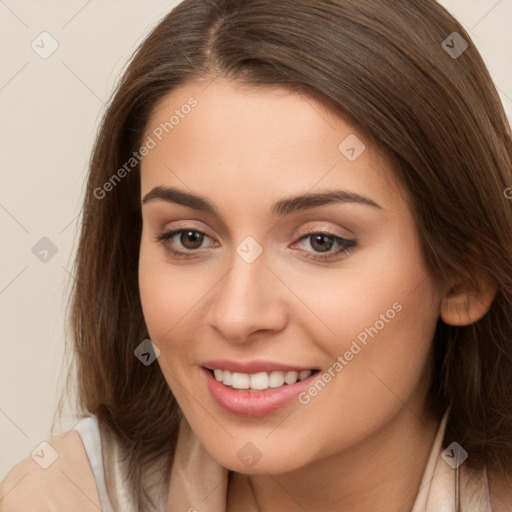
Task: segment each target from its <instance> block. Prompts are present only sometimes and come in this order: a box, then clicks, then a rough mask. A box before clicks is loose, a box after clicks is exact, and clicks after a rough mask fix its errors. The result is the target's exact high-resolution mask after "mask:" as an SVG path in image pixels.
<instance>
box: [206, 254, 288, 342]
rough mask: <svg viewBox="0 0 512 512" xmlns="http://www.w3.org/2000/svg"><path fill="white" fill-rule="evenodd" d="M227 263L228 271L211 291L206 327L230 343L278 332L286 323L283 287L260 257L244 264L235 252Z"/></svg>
mask: <svg viewBox="0 0 512 512" xmlns="http://www.w3.org/2000/svg"><path fill="white" fill-rule="evenodd" d="M231 261H232V262H233V265H232V267H231V269H230V270H229V271H228V272H227V273H226V274H225V275H224V277H223V278H222V279H221V281H220V282H219V283H218V284H217V286H216V287H215V288H214V297H213V300H212V301H211V305H212V306H211V308H210V310H209V313H208V323H209V325H210V326H211V327H212V328H214V329H215V330H217V331H218V332H219V333H220V334H221V335H222V336H223V337H224V338H225V339H226V340H228V341H230V342H234V343H244V342H246V341H248V340H249V339H254V335H255V334H256V333H260V334H262V333H264V332H265V333H266V335H268V334H269V333H271V332H279V331H280V330H282V329H283V328H284V327H285V325H286V321H287V311H286V306H285V303H286V295H285V293H286V292H285V288H286V287H285V286H284V285H283V283H282V281H281V280H280V279H279V278H278V276H276V275H275V273H274V272H273V271H272V270H271V269H270V268H269V267H268V266H267V263H268V262H267V260H266V258H265V257H264V254H262V255H260V256H259V257H258V258H257V259H256V260H255V261H253V262H252V263H247V262H246V261H244V259H243V258H241V257H240V256H239V255H238V254H236V253H235V254H234V257H233V259H232V260H231ZM251 335H252V337H251Z"/></svg>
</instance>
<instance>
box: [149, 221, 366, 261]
mask: <svg viewBox="0 0 512 512" xmlns="http://www.w3.org/2000/svg"><path fill="white" fill-rule="evenodd" d="M187 231H192V232H193V233H199V234H201V235H204V236H207V237H208V238H211V237H209V236H208V235H207V234H206V233H203V232H202V231H199V230H198V229H193V228H181V229H175V230H171V231H165V232H163V233H161V234H160V235H158V236H157V237H156V241H157V242H158V243H160V244H161V245H163V247H164V249H165V250H166V251H168V252H169V253H171V254H172V256H173V257H174V258H180V259H187V258H193V257H195V255H196V254H197V252H199V251H200V250H188V251H178V250H176V249H171V248H170V246H169V243H168V242H169V240H170V239H172V238H173V237H174V236H175V235H177V234H180V233H183V232H187ZM313 235H324V236H327V237H330V238H334V240H335V242H337V243H338V244H340V245H341V248H339V249H338V250H336V251H334V252H332V253H329V254H327V255H325V256H324V255H320V256H319V255H318V254H321V253H316V254H317V255H314V256H312V255H309V256H306V257H307V258H309V259H312V260H315V261H330V260H332V259H334V258H335V257H336V256H338V255H340V254H348V253H350V252H351V251H352V250H353V249H354V247H355V245H356V242H355V240H347V239H345V238H342V237H340V236H337V235H335V234H334V233H329V232H324V231H311V232H309V233H307V234H305V235H303V236H301V237H300V238H299V240H298V241H302V240H305V239H307V238H310V237H312V236H313ZM305 252H308V251H305Z"/></svg>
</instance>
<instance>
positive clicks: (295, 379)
mask: <svg viewBox="0 0 512 512" xmlns="http://www.w3.org/2000/svg"><path fill="white" fill-rule="evenodd" d="M199 370H200V372H201V374H202V375H203V378H204V382H205V388H206V389H205V391H206V392H207V393H208V392H209V394H210V396H211V397H212V398H213V399H214V401H215V402H216V403H217V405H219V406H220V407H221V408H222V409H223V410H224V411H227V412H229V413H231V414H234V415H236V416H245V417H251V416H252V417H254V416H264V415H269V414H271V413H273V412H275V411H277V410H278V409H281V408H282V407H284V406H286V405H289V404H291V403H292V402H294V399H296V398H297V396H298V395H299V394H300V393H301V392H304V391H305V390H306V389H307V388H308V387H309V386H311V385H312V383H313V381H314V380H315V379H316V378H317V375H318V374H319V373H320V370H319V369H317V368H312V369H300V370H299V369H298V368H297V369H295V370H290V369H287V370H286V371H282V370H272V371H258V372H256V373H245V372H232V371H230V370H226V369H222V368H208V367H205V366H200V367H199ZM297 405H299V402H298V400H297V404H296V406H297ZM301 407H303V405H301Z"/></svg>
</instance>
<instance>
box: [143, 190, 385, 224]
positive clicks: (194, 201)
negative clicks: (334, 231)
mask: <svg viewBox="0 0 512 512" xmlns="http://www.w3.org/2000/svg"><path fill="white" fill-rule="evenodd" d="M155 200H161V201H166V202H168V203H176V204H181V205H183V206H187V207H189V208H193V209H194V210H200V211H204V212H207V213H211V214H212V215H215V216H217V217H220V215H219V212H218V211H217V208H216V207H215V206H214V205H213V203H212V202H211V201H209V200H208V199H207V198H206V197H202V196H200V195H196V194H190V193H188V192H184V191H182V190H179V189H177V188H174V187H170V188H169V187H155V188H153V189H152V190H151V191H150V192H148V193H147V194H146V195H145V196H144V199H143V200H142V204H147V203H150V202H151V201H155ZM334 203H357V204H363V205H366V206H372V207H374V208H379V209H382V207H381V206H380V205H379V204H377V203H376V202H375V201H373V200H372V199H370V198H368V197H365V196H363V195H361V194H357V193H356V192H351V191H350V190H343V189H335V190H328V191H326V192H316V193H308V194H302V195H296V196H289V197H285V198H283V199H280V200H279V201H277V202H275V203H274V204H273V205H272V208H271V212H272V214H273V215H277V216H281V217H282V216H285V215H290V214H292V213H296V212H301V211H305V210H309V209H311V208H316V207H318V206H324V205H327V204H334Z"/></svg>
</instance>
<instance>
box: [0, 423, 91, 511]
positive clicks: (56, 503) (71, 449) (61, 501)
mask: <svg viewBox="0 0 512 512" xmlns="http://www.w3.org/2000/svg"><path fill="white" fill-rule="evenodd" d="M33 510H38V511H41V512H44V511H48V512H49V511H52V512H60V511H65V510H80V511H83V512H89V511H90V512H92V511H95V512H97V511H98V510H101V504H100V499H99V496H98V491H97V488H96V481H95V478H94V474H93V472H92V468H91V465H90V463H89V458H88V457H87V452H86V451H85V447H84V445H83V443H82V438H81V437H80V434H79V433H78V432H77V431H76V430H69V431H68V432H65V433H64V434H61V435H59V436H54V437H51V438H50V439H49V440H48V441H45V442H44V443H41V444H40V445H39V447H38V448H37V449H36V450H34V451H33V452H32V454H31V455H29V456H27V457H26V458H25V459H23V460H21V461H20V462H18V463H17V464H16V465H15V466H14V467H13V468H12V469H11V471H10V472H9V473H8V475H7V476H6V477H5V479H4V481H3V482H2V483H1V492H0V511H1V512H4V511H5V512H25V511H27V512H28V511H33Z"/></svg>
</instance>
